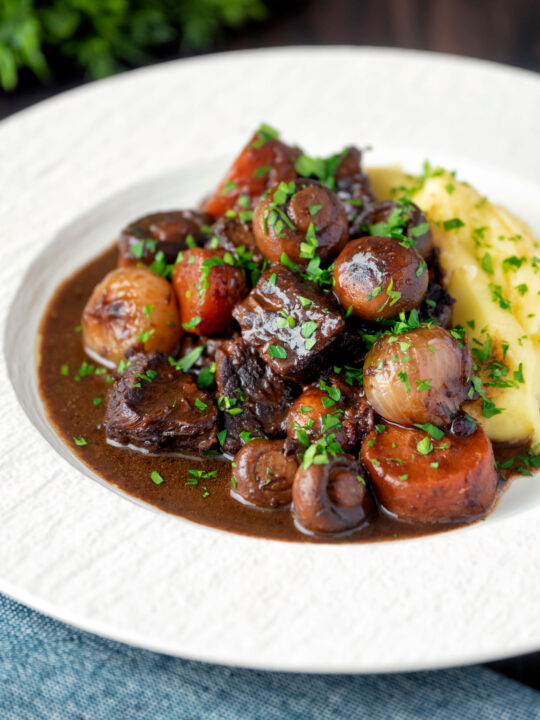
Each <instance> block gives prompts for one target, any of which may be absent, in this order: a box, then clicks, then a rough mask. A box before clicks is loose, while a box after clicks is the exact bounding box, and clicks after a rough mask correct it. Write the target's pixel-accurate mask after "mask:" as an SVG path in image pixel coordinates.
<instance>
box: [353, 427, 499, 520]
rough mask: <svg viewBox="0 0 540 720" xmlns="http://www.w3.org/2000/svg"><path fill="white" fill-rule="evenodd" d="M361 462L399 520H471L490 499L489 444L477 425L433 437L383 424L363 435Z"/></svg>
mask: <svg viewBox="0 0 540 720" xmlns="http://www.w3.org/2000/svg"><path fill="white" fill-rule="evenodd" d="M436 430H437V428H435V431H436ZM436 434H438V433H436ZM362 462H363V463H364V465H365V467H366V468H367V470H368V472H369V474H370V475H371V479H372V481H373V486H374V489H375V494H376V496H377V498H378V500H379V502H380V503H381V505H382V506H383V507H384V508H385V509H386V510H388V511H389V512H391V513H393V514H394V515H396V516H397V517H398V518H400V519H402V520H408V521H410V522H421V523H444V522H454V521H463V520H472V519H474V518H476V517H479V516H481V515H483V514H485V513H486V512H487V511H488V510H489V508H490V506H491V504H492V503H493V500H494V498H495V492H496V489H497V472H496V470H495V459H494V456H493V449H492V447H491V443H490V441H489V439H488V437H487V435H486V434H485V433H484V431H483V430H482V429H481V428H480V427H477V429H476V430H475V431H474V432H473V433H472V434H471V435H469V436H468V437H458V436H456V435H451V434H447V435H444V436H443V437H442V438H441V439H439V440H436V439H434V438H433V437H431V436H430V435H429V434H428V433H426V432H424V431H423V430H416V429H409V428H403V427H400V426H398V425H391V424H389V423H386V425H385V429H384V430H383V431H382V432H372V433H370V434H369V435H367V436H366V438H365V440H364V442H363V445H362Z"/></svg>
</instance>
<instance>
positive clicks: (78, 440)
mask: <svg viewBox="0 0 540 720" xmlns="http://www.w3.org/2000/svg"><path fill="white" fill-rule="evenodd" d="M73 442H74V443H75V445H77V446H78V447H84V446H85V445H88V443H87V441H86V440H85V439H84V438H83V436H82V435H79V436H78V437H74V438H73Z"/></svg>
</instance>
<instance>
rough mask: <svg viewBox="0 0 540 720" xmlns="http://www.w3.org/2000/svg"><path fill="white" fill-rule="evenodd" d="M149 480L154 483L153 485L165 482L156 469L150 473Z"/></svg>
mask: <svg viewBox="0 0 540 720" xmlns="http://www.w3.org/2000/svg"><path fill="white" fill-rule="evenodd" d="M150 480H151V481H152V482H153V483H154V485H161V483H163V482H165V480H164V479H163V478H162V477H161V475H160V474H159V473H158V471H157V470H152V472H151V473H150Z"/></svg>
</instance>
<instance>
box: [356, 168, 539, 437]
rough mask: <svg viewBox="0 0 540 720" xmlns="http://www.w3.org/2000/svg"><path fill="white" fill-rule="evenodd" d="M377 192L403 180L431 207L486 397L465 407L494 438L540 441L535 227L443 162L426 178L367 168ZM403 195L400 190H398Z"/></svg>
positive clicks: (384, 195) (459, 320) (386, 194)
mask: <svg viewBox="0 0 540 720" xmlns="http://www.w3.org/2000/svg"><path fill="white" fill-rule="evenodd" d="M369 176H370V178H371V181H372V184H373V188H374V191H375V194H376V196H377V199H379V200H384V199H389V198H392V197H395V196H396V193H395V192H393V189H394V188H396V187H405V188H407V189H408V190H409V192H410V193H411V195H410V196H411V199H412V200H413V201H414V202H415V203H416V204H417V205H418V206H419V207H420V208H421V209H422V210H423V211H424V212H425V213H426V215H427V217H428V220H429V221H430V225H431V230H432V235H433V242H434V244H435V246H436V247H438V248H439V249H440V263H441V267H442V269H443V272H444V276H445V281H446V285H447V288H448V291H449V292H450V293H451V295H453V296H454V297H455V298H456V305H455V307H454V316H453V320H454V324H455V325H462V326H464V327H465V328H466V329H467V331H468V336H469V344H470V346H471V348H472V349H473V354H474V356H475V359H476V360H477V361H478V363H479V364H480V365H481V370H480V371H479V375H480V376H481V378H482V382H483V393H484V396H485V397H484V398H479V399H478V400H475V401H474V402H471V403H470V404H469V406H468V407H466V410H467V412H469V413H470V414H471V415H474V416H475V417H476V418H477V419H478V420H479V421H480V423H481V424H482V426H483V427H484V429H485V430H486V432H487V434H488V436H489V437H490V438H491V440H494V441H497V442H529V441H530V442H531V443H532V444H533V445H535V444H536V443H539V442H540V406H539V396H540V242H539V241H537V240H535V238H534V237H533V235H532V232H531V230H530V228H529V227H528V226H527V225H526V224H525V223H523V222H522V221H521V220H520V219H519V218H517V217H515V216H514V215H512V214H511V213H510V212H508V211H507V210H505V209H504V208H502V207H500V206H498V205H494V204H492V203H490V202H489V201H488V200H487V199H486V198H484V197H482V196H481V195H480V194H479V193H478V192H477V191H476V190H474V188H472V187H471V186H470V185H467V184H466V183H463V182H458V181H457V180H456V179H455V178H454V177H453V175H452V174H449V173H446V172H443V171H441V170H438V171H435V172H427V173H425V176H424V177H423V178H422V179H420V180H419V179H418V178H414V177H411V176H409V175H405V173H403V171H402V170H401V168H399V167H389V168H377V169H373V170H371V171H369ZM397 195H398V196H399V192H398V193H397Z"/></svg>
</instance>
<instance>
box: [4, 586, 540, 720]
mask: <svg viewBox="0 0 540 720" xmlns="http://www.w3.org/2000/svg"><path fill="white" fill-rule="evenodd" d="M0 717H1V718H2V720H27V719H28V720H42V719H43V720H45V719H46V720H64V719H66V718H68V719H69V720H71V719H72V718H74V719H76V720H79V719H80V720H116V719H117V718H118V719H119V720H128V719H131V718H136V719H137V720H146V719H147V718H148V720H177V719H179V720H188V719H189V720H191V719H193V720H200V719H204V720H244V719H248V720H277V719H278V718H279V720H282V719H286V720H300V719H302V720H304V719H305V718H307V719H308V720H309V719H310V718H313V719H314V720H315V719H316V720H339V719H340V718H347V720H349V719H350V720H353V719H356V718H357V719H359V720H363V719H364V718H366V719H369V720H383V719H384V720H428V719H429V720H442V719H443V718H444V720H454V719H455V720H458V719H459V720H467V719H468V718H471V719H474V720H535V719H540V693H537V692H535V691H534V690H532V689H530V688H528V687H525V686H523V685H520V684H519V683H516V682H514V681H513V680H508V679H507V678H505V677H502V676H499V675H497V674H496V673H493V672H491V671H489V670H485V669H483V668H480V667H470V668H461V669H455V670H442V671H432V672H417V673H403V674H395V675H333V676H332V675H306V674H297V673H275V672H263V671H254V670H240V669H236V668H229V667H223V666H221V665H207V664H204V663H200V662H194V661H190V660H180V659H178V658H173V657H169V656H167V655H159V654H157V653H153V652H150V651H146V650H138V649H136V648H133V647H130V646H128V645H124V644H122V643H119V642H114V641H112V640H105V639H103V638H100V637H97V636H95V635H91V634H90V633H87V632H81V631H79V630H76V629H74V628H73V627H71V626H69V625H65V624H63V623H61V622H58V621H56V620H52V619H51V618H48V617H46V616H44V615H40V614H39V613H37V612H35V611H33V610H30V609H29V608H27V607H25V606H24V605H21V604H19V603H17V602H15V601H13V600H11V599H9V598H7V597H5V596H3V595H0Z"/></svg>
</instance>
